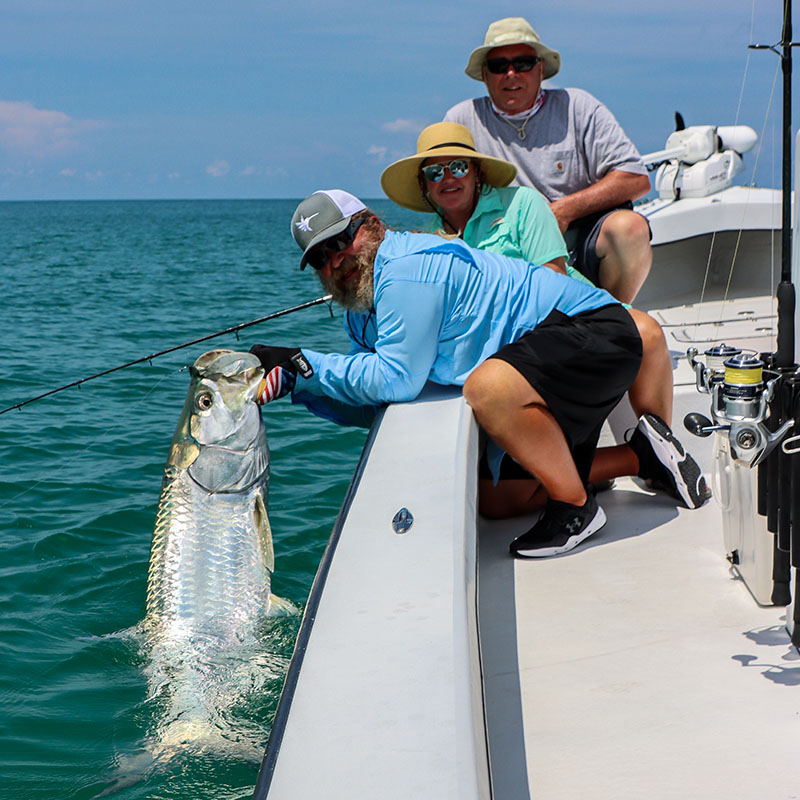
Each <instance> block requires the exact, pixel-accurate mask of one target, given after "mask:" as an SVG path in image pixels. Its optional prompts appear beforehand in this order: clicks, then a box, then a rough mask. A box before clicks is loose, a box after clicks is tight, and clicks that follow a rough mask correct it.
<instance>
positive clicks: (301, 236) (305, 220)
mask: <svg viewBox="0 0 800 800" xmlns="http://www.w3.org/2000/svg"><path fill="white" fill-rule="evenodd" d="M365 208H366V206H365V205H364V204H363V203H362V202H361V201H360V200H359V199H358V198H357V197H355V196H354V195H352V194H350V193H349V192H345V191H343V190H342V189H322V190H320V191H318V192H314V194H311V195H309V196H308V197H306V199H305V200H303V202H302V203H300V205H299V206H297V208H296V209H295V212H294V216H293V217H292V226H291V228H292V236H294V240H295V241H296V242H297V244H298V245H299V246H300V248H301V249H302V251H303V257H302V258H301V259H300V269H305V268H306V261H307V259H308V253H309V251H310V250H311V249H312V248H314V247H315V246H316V245H318V244H319V243H320V242H324V241H325V239H330V237H331V236H336V234H337V233H341V232H342V231H343V230H344V229H345V228H346V227H347V226H348V225H349V224H350V219H351V218H352V216H353V214H357V213H358V212H359V211H363V210H364V209H365Z"/></svg>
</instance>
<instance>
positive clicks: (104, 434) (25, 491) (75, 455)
mask: <svg viewBox="0 0 800 800" xmlns="http://www.w3.org/2000/svg"><path fill="white" fill-rule="evenodd" d="M186 369H187V367H186V366H183V367H176V368H175V369H171V370H170V371H169V372H168V373H167V374H166V375H164V376H163V377H161V378H160V379H159V380H157V381H156V382H155V383H153V385H152V386H151V387H150V388H149V389H148V390H147V392H146V393H145V394H144V396H143V397H142V398H141V399H139V400H138V401H136V403H135V404H134V405H135V406H138V405H143V404H144V403H145V402H146V401H147V400H148V398H149V397H150V395H151V394H153V392H155V390H156V389H158V388H159V387H160V386H161V384H162V383H164V381H166V380H169V379H170V378H173V377H174V376H175V375H177V374H178V373H179V372H184V371H185V370H186ZM34 399H36V398H34ZM28 402H32V401H28ZM116 430H119V426H117V425H109V426H108V427H107V428H106V429H105V430H103V431H101V432H100V433H98V434H97V436H95V438H94V439H92V440H91V441H90V442H89V443H88V444H87V445H86V446H85V447H83V448H82V449H80V450H78V451H77V452H75V453H73V454H72V455H71V456H70V457H68V458H66V459H63V460H62V461H61V466H59V467H58V468H57V469H56V470H55V471H53V472H51V473H50V474H48V476H47V477H46V478H41V479H39V480H38V481H36V482H35V483H32V484H31V485H30V486H28V488H27V489H23V490H22V491H21V492H19V493H18V494H15V495H14V496H13V497H9V498H8V499H7V500H4V501H2V502H0V508H5V507H6V506H8V505H9V504H10V503H12V502H14V501H15V500H19V498H20V497H24V496H25V495H26V494H28V492H32V491H33V490H34V489H37V488H38V487H39V486H41V485H42V484H43V483H49V482H51V481H52V480H53V478H55V477H58V476H59V475H60V474H61V473H62V472H64V470H66V469H67V467H71V466H72V465H73V464H74V463H75V461H77V460H78V459H79V458H80V457H81V456H83V455H85V454H86V453H88V452H89V451H90V450H92V449H93V448H95V447H96V446H97V445H98V444H100V443H101V442H102V441H103V440H105V439H107V438H108V437H109V435H110V434H111V432H112V431H116Z"/></svg>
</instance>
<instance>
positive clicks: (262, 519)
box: [253, 492, 275, 572]
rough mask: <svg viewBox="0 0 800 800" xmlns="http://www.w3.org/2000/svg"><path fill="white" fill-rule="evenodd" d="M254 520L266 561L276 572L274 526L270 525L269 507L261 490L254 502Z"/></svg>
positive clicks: (269, 567) (271, 570)
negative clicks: (273, 545) (265, 503)
mask: <svg viewBox="0 0 800 800" xmlns="http://www.w3.org/2000/svg"><path fill="white" fill-rule="evenodd" d="M253 522H254V523H255V527H256V531H258V538H259V541H260V542H261V552H262V553H263V555H264V563H265V564H266V566H267V569H268V570H269V571H270V572H275V551H274V549H273V547H272V528H270V526H269V517H268V516H267V508H266V506H265V505H264V498H263V497H262V496H261V493H260V492H259V493H258V494H257V495H256V499H255V502H254V503H253Z"/></svg>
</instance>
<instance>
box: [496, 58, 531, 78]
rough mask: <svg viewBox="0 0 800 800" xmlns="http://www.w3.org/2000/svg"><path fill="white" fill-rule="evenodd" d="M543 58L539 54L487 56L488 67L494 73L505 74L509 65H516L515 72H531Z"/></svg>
mask: <svg viewBox="0 0 800 800" xmlns="http://www.w3.org/2000/svg"><path fill="white" fill-rule="evenodd" d="M541 60H542V59H541V58H539V56H517V57H516V58H487V59H486V69H488V70H489V72H491V73H492V75H505V73H506V72H508V68H509V67H514V72H530V71H531V70H532V69H533V68H534V67H535V66H536V65H537V64H538V63H539V62H540V61H541Z"/></svg>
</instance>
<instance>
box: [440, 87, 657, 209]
mask: <svg viewBox="0 0 800 800" xmlns="http://www.w3.org/2000/svg"><path fill="white" fill-rule="evenodd" d="M444 118H445V121H446V122H459V123H461V124H462V125H465V126H466V127H467V128H469V130H470V131H471V132H472V135H473V137H474V139H475V147H476V148H477V150H478V151H479V152H481V153H485V154H486V155H490V156H496V157H498V158H504V159H505V160H506V161H510V162H511V163H512V164H514V165H516V167H517V170H518V172H517V177H516V179H515V180H514V181H513V183H514V184H516V185H519V186H533V187H534V188H535V189H538V190H539V191H540V192H541V193H542V194H543V195H544V196H545V197H546V198H547V199H548V200H550V201H551V202H552V201H553V200H558V199H559V198H560V197H564V196H565V195H568V194H572V193H573V192H577V191H580V190H581V189H585V188H586V187H587V186H591V185H592V184H593V183H596V182H597V181H599V180H600V179H601V178H602V177H603V176H605V174H606V173H607V172H609V171H610V170H612V169H616V170H622V171H623V172H633V173H636V174H638V175H646V174H647V170H646V169H645V167H644V165H643V164H642V158H641V156H640V155H639V151H638V150H637V149H636V147H635V146H634V144H633V142H631V140H630V139H629V138H628V137H627V136H626V135H625V132H624V131H623V130H622V128H621V127H620V125H619V123H618V122H617V120H616V119H614V115H613V114H612V113H611V112H610V111H609V110H608V109H607V108H606V107H605V106H604V105H603V104H602V103H601V102H600V101H599V100H597V99H596V98H595V97H592V95H590V94H589V92H585V91H584V90H583V89H547V90H545V98H544V102H543V103H542V106H541V108H540V109H539V110H538V111H537V112H536V113H535V114H534V115H533V117H530V118H528V121H527V125H526V126H525V138H524V139H520V138H519V135H518V133H517V130H516V128H519V127H520V126H521V124H522V123H521V122H520V121H518V120H514V126H512V125H511V124H510V123H509V122H507V121H506V120H504V119H503V118H502V117H500V116H498V115H497V113H495V111H494V109H493V108H492V102H491V100H490V99H489V98H488V97H478V98H475V99H474V100H464V101H463V102H461V103H459V104H458V105H455V106H453V107H452V108H451V109H450V110H449V111H448V112H447V114H445V117H444Z"/></svg>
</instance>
